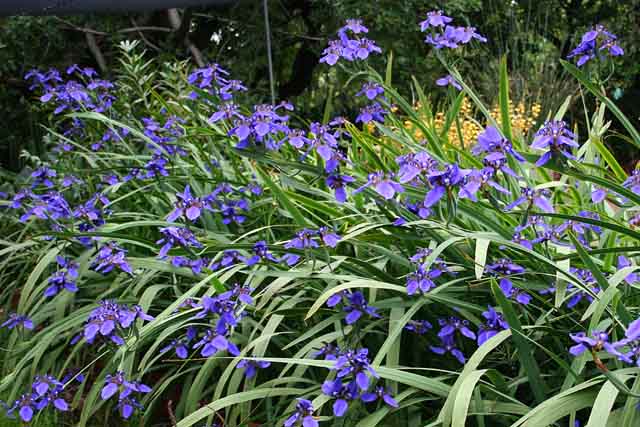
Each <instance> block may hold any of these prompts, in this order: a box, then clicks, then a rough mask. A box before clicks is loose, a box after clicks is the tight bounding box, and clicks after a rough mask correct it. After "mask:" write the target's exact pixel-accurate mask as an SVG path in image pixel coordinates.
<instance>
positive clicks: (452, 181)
mask: <svg viewBox="0 0 640 427" xmlns="http://www.w3.org/2000/svg"><path fill="white" fill-rule="evenodd" d="M469 173H471V171H470V170H468V169H460V168H459V167H458V165H457V164H456V163H454V164H450V165H445V166H444V169H443V170H434V171H432V172H431V173H429V175H428V178H429V183H430V184H431V186H432V188H431V190H430V191H429V192H428V193H427V195H426V196H425V198H424V206H425V207H427V208H430V207H432V206H433V205H435V204H436V203H438V202H439V201H440V199H441V198H442V197H443V196H444V195H445V194H447V193H448V192H450V191H451V189H452V188H454V187H456V186H458V185H460V184H463V183H464V178H465V177H466V176H467V175H468V174H469Z"/></svg>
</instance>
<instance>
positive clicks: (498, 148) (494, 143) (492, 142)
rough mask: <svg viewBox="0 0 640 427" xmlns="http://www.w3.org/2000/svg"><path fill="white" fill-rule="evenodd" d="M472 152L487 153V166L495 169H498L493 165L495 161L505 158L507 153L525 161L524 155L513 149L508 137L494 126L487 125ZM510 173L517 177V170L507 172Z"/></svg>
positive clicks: (476, 153)
mask: <svg viewBox="0 0 640 427" xmlns="http://www.w3.org/2000/svg"><path fill="white" fill-rule="evenodd" d="M471 153H472V154H474V155H479V154H481V153H487V155H486V156H485V158H484V161H485V164H486V165H487V166H492V167H494V169H498V168H497V167H495V166H493V163H495V162H496V161H500V160H505V159H506V157H507V154H510V155H512V156H513V157H514V158H515V159H516V160H518V161H519V162H524V160H525V159H524V157H522V156H521V155H520V154H519V153H518V152H517V151H515V150H514V149H513V144H512V143H511V141H509V140H508V139H506V138H504V137H503V136H502V135H501V134H500V132H499V131H498V129H496V128H495V127H493V126H487V127H486V128H485V130H484V131H483V132H482V133H481V134H480V135H478V143H477V144H476V145H475V146H474V147H473V148H472V149H471ZM507 173H508V174H509V175H511V176H514V177H517V175H516V174H515V172H513V171H509V172H507Z"/></svg>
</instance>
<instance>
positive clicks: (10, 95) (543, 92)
mask: <svg viewBox="0 0 640 427" xmlns="http://www.w3.org/2000/svg"><path fill="white" fill-rule="evenodd" d="M439 6H440V7H441V8H442V9H443V10H445V11H446V12H447V13H449V14H451V15H455V16H456V17H458V19H460V22H465V21H466V23H467V24H469V25H470V24H471V23H474V24H475V25H477V26H479V30H480V31H481V33H482V34H485V35H486V36H487V37H488V38H489V39H490V40H491V41H492V43H488V44H486V45H484V46H483V47H482V49H484V50H485V51H484V52H483V51H482V50H474V52H473V54H472V56H464V55H461V56H460V57H459V58H458V64H457V65H458V67H459V68H461V69H462V70H463V71H464V72H465V73H466V75H467V76H469V77H470V78H469V81H472V82H474V84H475V89H476V90H477V91H478V92H480V93H481V94H483V95H484V96H485V97H486V101H487V102H489V103H491V102H492V101H493V99H492V98H493V97H495V94H496V93H497V88H496V87H495V84H496V83H495V82H496V79H495V78H494V77H495V76H496V75H497V69H498V68H497V67H498V63H497V61H496V60H495V58H499V57H500V56H501V55H502V54H506V55H507V58H508V61H509V68H510V75H511V76H512V84H513V87H512V88H511V90H512V94H513V98H514V100H522V101H524V102H528V103H530V102H534V101H536V102H540V103H541V104H542V106H543V109H542V110H543V111H546V110H548V108H545V107H549V106H557V105H558V104H560V103H561V102H562V101H563V100H564V99H565V98H566V96H567V95H568V94H570V93H574V92H575V91H576V90H577V85H576V84H575V83H574V82H572V81H571V79H569V78H567V76H566V74H565V73H564V72H563V70H562V69H561V67H559V65H558V62H557V61H556V59H557V58H559V57H566V55H567V53H568V52H569V50H570V49H571V46H572V45H573V44H574V43H575V41H576V35H575V34H579V33H581V32H582V31H583V30H585V29H586V28H588V27H589V26H591V25H593V24H594V23H603V24H606V25H607V27H608V28H610V29H611V31H612V32H614V33H616V34H619V35H620V36H621V38H622V41H621V43H622V46H623V48H624V49H625V55H624V56H623V57H622V58H621V59H620V61H619V62H618V63H619V67H618V68H617V69H616V70H615V73H614V74H613V77H612V79H611V80H610V81H609V82H608V90H609V91H610V93H611V94H612V96H613V98H615V99H617V101H618V102H619V104H620V105H621V107H622V109H623V111H624V112H625V114H627V115H628V116H629V117H632V118H637V117H638V116H639V115H640V106H639V105H638V104H637V102H634V100H635V99H638V96H639V95H640V77H639V75H638V69H639V67H640V65H639V63H640V61H639V55H638V47H637V46H639V45H640V44H639V43H638V41H639V40H638V39H640V36H639V35H638V33H637V32H629V31H625V29H629V28H639V27H640V2H639V1H638V0H633V1H626V2H619V1H610V0H598V1H589V0H570V1H562V0H540V1H532V0H529V1H515V0H514V1H511V2H505V1H497V0H486V1H481V0H451V1H444V2H440V5H439ZM434 7H435V5H434V4H429V5H428V8H429V9H432V8H434ZM426 10H427V5H425V4H424V2H423V1H418V0H403V1H397V0H379V1H372V2H362V1H358V0H279V1H270V2H269V13H270V20H271V28H272V34H271V37H272V46H273V59H274V70H275V79H276V91H277V97H278V98H280V99H288V100H292V101H294V102H295V104H296V105H297V106H298V108H299V109H302V110H303V111H305V113H306V116H307V117H314V116H318V117H320V116H321V115H322V112H323V109H324V108H325V104H326V101H327V99H328V98H330V99H331V104H332V108H333V110H334V111H335V112H338V113H341V112H344V113H347V112H350V111H351V110H352V108H353V107H352V106H351V102H350V100H351V99H352V98H353V97H352V96H351V95H352V94H351V93H349V92H348V91H345V90H343V88H344V86H345V83H346V82H347V80H348V78H349V76H348V75H347V74H346V73H343V72H342V71H341V70H340V69H338V68H333V69H331V70H328V69H327V68H326V67H318V59H319V57H320V53H321V52H322V49H323V48H324V47H325V46H326V43H327V40H328V39H329V38H330V37H332V36H333V35H334V34H335V31H336V29H337V28H339V27H340V26H341V25H342V22H343V20H344V18H345V17H349V16H352V17H360V18H362V19H363V20H364V22H365V23H366V24H367V25H368V26H369V28H371V30H372V33H371V37H372V38H373V39H375V40H376V41H377V42H378V44H379V45H380V46H381V47H382V48H383V49H384V51H385V52H388V53H390V54H392V55H393V76H394V85H395V86H396V87H397V88H398V89H399V90H400V91H401V93H402V94H403V95H405V96H409V97H411V93H410V84H411V81H412V76H416V77H417V78H418V80H419V81H420V82H432V81H434V80H435V79H436V78H438V77H440V74H441V68H440V66H439V64H437V60H436V59H435V57H434V56H433V55H431V54H430V50H429V48H428V47H427V46H425V44H424V43H423V40H422V39H423V36H422V35H421V34H420V33H419V32H416V31H415V28H416V24H417V22H418V21H419V20H421V19H422V15H423V13H422V12H426ZM416 11H418V12H421V13H419V14H416ZM173 12H174V14H173V15H172V14H171V13H167V11H158V12H149V13H141V14H128V15H109V16H105V15H93V16H74V17H64V18H62V17H11V18H5V19H4V20H2V21H0V82H2V84H1V85H0V109H1V110H2V111H3V112H4V114H3V119H4V120H5V122H6V123H12V126H4V127H3V128H2V129H1V130H0V139H1V140H2V144H1V145H0V149H1V150H2V155H1V158H2V159H3V165H4V166H5V167H8V168H9V169H12V170H18V169H19V168H20V166H21V162H20V160H19V152H20V150H21V149H23V148H27V149H28V150H29V151H30V152H32V153H38V150H39V143H40V140H41V137H42V132H41V130H40V129H38V128H37V127H36V126H35V125H33V123H35V122H36V121H37V120H35V117H33V114H35V113H30V107H29V96H30V95H29V92H28V90H27V86H26V85H25V83H24V80H23V76H24V74H25V73H26V72H27V71H28V70H29V69H31V68H34V67H39V68H48V67H64V66H66V65H70V64H72V63H79V64H81V65H85V66H93V67H95V68H97V69H99V70H101V72H102V73H103V74H106V75H109V74H110V72H111V71H112V70H114V69H115V68H116V67H118V65H119V64H118V62H117V60H116V59H115V58H116V55H115V53H116V50H115V47H116V45H117V43H118V42H120V41H122V40H126V39H140V40H142V41H143V42H144V43H145V45H146V46H147V50H148V54H150V55H157V56H158V57H159V58H160V59H162V60H166V61H173V60H176V59H178V60H181V59H194V60H200V61H205V62H218V63H220V64H222V65H224V66H225V67H226V68H228V69H230V71H231V72H232V74H233V75H234V76H237V78H239V79H241V80H243V81H244V82H245V84H246V85H247V86H248V87H250V88H251V94H252V96H254V97H256V98H262V99H264V100H267V99H268V97H269V80H268V68H267V53H266V43H265V28H264V25H265V24H264V15H263V10H262V7H261V4H260V3H259V2H255V1H249V0H240V1H237V2H235V3H232V4H229V5H227V6H224V7H210V8H193V9H187V10H181V11H178V14H175V11H173ZM176 17H177V22H176ZM194 53H195V55H196V56H197V57H198V58H196V57H194ZM377 59H378V61H379V62H382V61H383V59H382V58H377ZM373 65H374V66H375V65H379V64H375V63H374V64H373ZM430 89H431V88H430V87H426V92H427V94H429V93H430ZM329 94H331V96H330V97H329ZM255 101H258V99H256V100H255ZM434 102H437V99H434ZM614 126H615V125H614ZM609 142H610V143H612V142H613V141H609ZM623 157H625V158H622V159H621V160H622V161H623V162H624V163H625V164H627V165H629V164H631V163H632V160H633V159H632V158H631V157H634V156H630V155H629V154H628V152H627V153H625V156H623Z"/></svg>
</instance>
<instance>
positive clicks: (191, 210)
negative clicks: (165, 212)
mask: <svg viewBox="0 0 640 427" xmlns="http://www.w3.org/2000/svg"><path fill="white" fill-rule="evenodd" d="M176 197H177V198H178V200H177V201H176V203H175V209H174V210H173V211H171V213H170V214H169V216H168V217H167V221H169V222H174V221H175V220H176V219H178V218H179V217H181V216H183V215H184V216H185V217H186V218H187V219H188V220H190V221H195V220H197V219H198V218H199V217H200V215H201V214H202V210H203V208H205V207H206V208H209V206H208V205H207V203H206V202H205V201H203V200H202V199H201V198H199V197H193V196H191V190H190V188H189V186H188V185H187V186H186V187H185V188H184V192H183V193H176Z"/></svg>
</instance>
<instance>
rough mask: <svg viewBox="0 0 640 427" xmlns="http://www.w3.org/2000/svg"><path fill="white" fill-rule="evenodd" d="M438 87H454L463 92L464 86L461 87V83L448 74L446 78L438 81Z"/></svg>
mask: <svg viewBox="0 0 640 427" xmlns="http://www.w3.org/2000/svg"><path fill="white" fill-rule="evenodd" d="M436 85H438V86H442V87H445V86H452V87H454V88H456V89H458V90H462V86H460V83H458V82H457V81H456V79H455V78H454V77H453V76H452V75H450V74H447V75H446V76H443V77H440V78H439V79H437V80H436Z"/></svg>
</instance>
